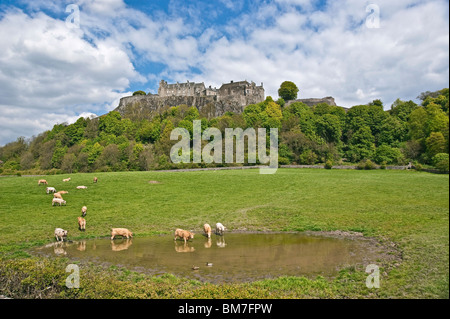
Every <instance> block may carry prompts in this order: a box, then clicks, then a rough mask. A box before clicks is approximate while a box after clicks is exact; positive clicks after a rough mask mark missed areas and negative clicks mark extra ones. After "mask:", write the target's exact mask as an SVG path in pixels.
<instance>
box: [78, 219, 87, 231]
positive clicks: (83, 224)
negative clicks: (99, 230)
mask: <svg viewBox="0 0 450 319" xmlns="http://www.w3.org/2000/svg"><path fill="white" fill-rule="evenodd" d="M78 228H79V229H80V230H82V231H85V230H86V219H84V218H83V217H78Z"/></svg>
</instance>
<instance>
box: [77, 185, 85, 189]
mask: <svg viewBox="0 0 450 319" xmlns="http://www.w3.org/2000/svg"><path fill="white" fill-rule="evenodd" d="M77 189H87V186H77Z"/></svg>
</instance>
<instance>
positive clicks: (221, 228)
mask: <svg viewBox="0 0 450 319" xmlns="http://www.w3.org/2000/svg"><path fill="white" fill-rule="evenodd" d="M225 229H227V228H226V227H225V226H224V225H222V224H221V223H217V224H216V234H217V235H223V232H224V231H225Z"/></svg>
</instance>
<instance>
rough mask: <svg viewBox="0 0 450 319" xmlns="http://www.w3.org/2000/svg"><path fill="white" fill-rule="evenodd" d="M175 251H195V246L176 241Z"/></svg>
mask: <svg viewBox="0 0 450 319" xmlns="http://www.w3.org/2000/svg"><path fill="white" fill-rule="evenodd" d="M175 251H176V252H177V253H191V252H193V251H195V248H194V247H190V246H189V244H188V243H183V244H178V243H177V242H175Z"/></svg>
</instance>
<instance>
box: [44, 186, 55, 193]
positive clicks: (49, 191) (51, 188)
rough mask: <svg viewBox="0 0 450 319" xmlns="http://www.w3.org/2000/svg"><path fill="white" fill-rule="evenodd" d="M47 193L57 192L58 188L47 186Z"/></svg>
mask: <svg viewBox="0 0 450 319" xmlns="http://www.w3.org/2000/svg"><path fill="white" fill-rule="evenodd" d="M46 191H47V194H50V193H56V189H55V188H54V187H47V190H46Z"/></svg>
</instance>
